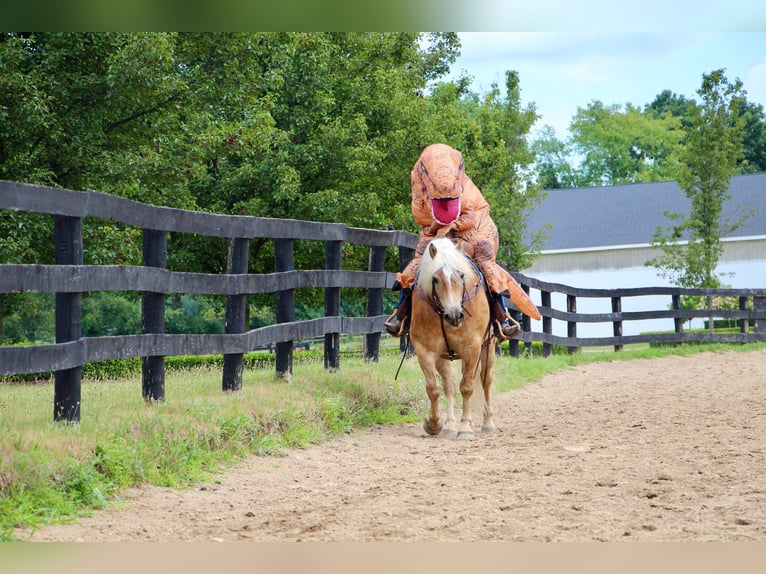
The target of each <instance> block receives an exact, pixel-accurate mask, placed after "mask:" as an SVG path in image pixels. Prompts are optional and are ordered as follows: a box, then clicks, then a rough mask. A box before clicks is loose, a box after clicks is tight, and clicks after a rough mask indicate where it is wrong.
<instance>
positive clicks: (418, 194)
mask: <svg viewBox="0 0 766 574" xmlns="http://www.w3.org/2000/svg"><path fill="white" fill-rule="evenodd" d="M410 180H411V183H412V215H413V217H414V219H415V222H416V223H417V224H418V225H420V227H421V232H420V239H419V240H418V244H417V246H416V248H415V256H414V257H413V259H412V260H411V261H410V263H409V264H408V265H407V266H406V267H405V268H404V269H403V270H402V271H401V272H400V273H397V275H396V281H395V282H394V285H393V290H394V291H398V290H401V296H400V298H399V303H398V304H397V306H396V308H395V309H394V312H393V313H392V314H391V316H390V317H389V318H388V319H387V320H386V322H385V328H386V331H387V332H388V333H389V334H391V335H393V336H395V337H399V336H402V335H403V334H404V333H405V332H406V323H407V319H408V317H409V315H410V313H411V307H412V299H411V297H412V284H413V283H414V281H415V275H416V274H417V270H418V266H419V264H420V259H421V257H422V255H423V252H424V251H425V249H426V247H427V246H428V244H429V243H430V242H431V240H433V239H435V238H437V237H449V238H450V239H451V240H452V241H453V242H454V243H463V249H464V251H465V253H466V254H467V255H468V256H469V257H471V258H472V259H473V260H474V261H475V262H476V264H477V265H478V266H479V269H481V272H482V273H483V274H484V279H485V281H486V282H487V286H488V288H489V290H490V293H491V299H492V315H493V318H494V326H495V334H496V335H497V336H498V337H499V338H500V339H501V340H505V339H510V338H513V337H515V336H517V335H518V334H519V332H520V330H521V329H520V327H519V324H518V323H517V322H516V321H515V320H514V319H513V318H512V317H511V316H510V314H509V313H508V310H507V308H506V306H505V302H504V300H503V297H504V296H507V297H510V299H511V301H513V302H514V303H515V304H516V305H517V306H518V307H519V309H521V311H522V312H524V313H526V314H527V315H529V316H530V317H532V318H534V319H539V318H540V314H539V312H538V310H537V307H536V306H535V305H534V303H532V301H531V300H530V299H529V296H528V295H527V294H526V293H525V292H524V291H523V290H522V289H521V286H520V285H519V284H518V283H517V282H516V280H515V279H514V278H513V277H512V276H511V275H510V273H508V271H506V270H505V269H504V268H502V267H501V266H500V265H498V263H497V262H496V261H495V256H496V253H497V249H498V247H499V237H498V232H497V226H496V225H495V222H494V221H493V220H492V218H491V217H490V215H489V203H487V201H486V200H485V199H484V196H482V194H481V191H479V188H478V187H476V185H474V183H473V182H472V181H471V180H470V179H469V177H468V176H467V175H466V173H465V168H464V165H463V155H462V154H461V153H460V152H459V151H458V150H456V149H454V148H452V147H450V146H448V145H445V144H432V145H430V146H428V147H426V148H425V149H424V150H423V153H421V155H420V157H419V158H418V160H417V162H415V165H414V166H413V168H412V172H411V173H410Z"/></svg>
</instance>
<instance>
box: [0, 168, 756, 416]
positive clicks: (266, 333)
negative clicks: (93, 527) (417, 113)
mask: <svg viewBox="0 0 766 574" xmlns="http://www.w3.org/2000/svg"><path fill="white" fill-rule="evenodd" d="M0 209H6V210H13V211H28V212H34V213H42V214H49V215H52V216H53V218H54V242H55V253H56V264H55V265H38V264H26V265H24V264H3V263H0V294H2V293H19V292H41V293H56V343H55V344H51V345H30V346H23V347H10V346H5V347H0V375H10V374H25V373H37V372H48V371H55V376H56V378H55V384H54V420H56V421H64V422H67V423H76V422H77V421H79V418H80V377H81V369H82V366H83V365H84V364H86V363H87V362H89V361H99V360H105V359H124V358H131V357H141V358H142V393H143V396H144V397H145V398H146V399H147V401H156V400H161V399H162V398H163V397H164V376H165V370H164V357H166V356H173V355H220V354H222V355H223V356H224V367H223V374H222V388H223V390H226V391H231V390H237V389H239V388H241V384H242V365H243V355H244V353H246V352H248V351H251V350H255V349H259V348H263V347H266V346H275V348H276V370H277V373H278V374H279V375H280V376H283V377H286V378H289V377H290V376H291V373H292V352H293V347H294V341H301V340H306V339H312V338H317V337H322V336H323V337H324V360H325V368H327V369H328V370H335V369H338V368H339V345H340V335H341V334H362V335H365V357H366V358H367V359H370V360H375V359H377V356H378V348H379V341H380V335H381V333H382V331H383V322H384V321H385V318H386V315H385V314H383V297H382V294H383V290H384V289H388V288H390V287H391V285H392V284H393V281H394V274H393V273H390V272H386V271H385V270H384V268H385V258H386V250H387V248H388V247H397V248H398V256H399V257H398V262H397V268H402V267H403V266H404V265H406V263H407V262H408V261H409V260H410V258H411V257H412V254H413V251H414V248H415V246H416V245H417V241H418V237H417V236H416V235H413V234H411V233H407V232H403V231H393V230H374V229H361V228H354V227H348V226H346V225H344V224H339V223H318V222H311V221H300V220H284V219H271V218H262V217H250V216H233V215H218V214H212V213H201V212H193V211H187V210H182V209H174V208H167V207H156V206H151V205H146V204H142V203H138V202H135V201H131V200H128V199H124V198H120V197H116V196H112V195H108V194H104V193H99V192H96V191H90V190H87V191H70V190H63V189H56V188H51V187H44V186H36V185H28V184H23V183H14V182H5V181H0ZM84 217H94V218H100V219H107V220H112V221H116V222H119V223H122V224H126V225H129V226H134V227H139V228H141V229H142V230H143V265H140V266H129V265H84V264H83V238H82V219H83V218H84ZM169 232H174V233H177V232H180V233H193V234H197V235H202V236H212V237H225V238H228V240H229V249H228V265H227V272H226V273H223V274H217V275H216V274H203V273H187V272H180V271H169V270H168V269H166V268H165V267H166V258H167V234H168V233H169ZM253 238H258V239H271V240H273V241H274V253H275V258H274V268H275V272H274V273H266V274H253V273H249V272H248V268H247V265H248V253H249V241H250V239H253ZM295 240H310V241H322V242H324V246H325V261H324V269H295V268H294V267H295V265H294V256H293V247H294V241H295ZM344 243H353V244H359V245H365V246H368V247H369V249H370V251H369V261H368V268H367V270H364V271H349V270H342V269H341V263H342V252H343V250H342V247H343V244H344ZM514 275H515V277H516V278H517V280H518V281H519V283H521V285H522V286H523V287H524V288H525V289H526V290H527V291H528V292H530V293H531V292H532V291H533V290H536V291H539V294H540V301H541V305H540V312H541V314H542V316H543V319H542V325H541V327H542V329H541V330H540V331H536V330H533V329H532V326H533V325H532V323H531V320H530V319H529V318H528V317H524V316H520V319H521V321H520V322H521V324H522V333H521V336H520V338H519V340H514V341H511V343H510V347H509V351H510V354H511V355H515V356H518V355H519V346H520V345H521V344H524V345H526V346H531V344H532V343H533V342H542V344H543V355H544V356H548V355H550V354H551V353H552V349H553V346H554V345H560V346H564V347H567V348H568V349H569V351H570V352H574V351H576V350H577V349H579V348H581V347H587V346H605V345H609V346H611V345H613V346H614V348H615V350H621V349H622V347H623V346H624V345H626V344H630V343H679V344H680V343H684V342H692V341H696V342H736V343H745V342H753V341H766V289H680V288H673V287H646V288H636V289H579V288H576V287H571V286H567V285H561V284H554V283H546V282H543V281H539V280H537V279H535V278H532V277H527V276H525V275H523V274H520V273H515V274H514ZM310 287H313V288H324V295H325V317H321V318H318V319H312V320H308V321H295V290H296V289H302V288H310ZM345 287H355V288H363V289H366V290H367V308H366V316H365V317H342V316H341V314H340V289H341V288H345ZM92 291H133V292H140V293H142V334H140V335H125V336H116V337H82V332H81V320H82V294H83V293H85V292H92ZM175 293H195V294H208V295H219V296H225V297H226V309H225V321H224V323H225V333H224V334H221V335H212V334H205V335H195V334H180V335H176V334H166V333H164V308H165V297H166V296H167V295H169V294H175ZM259 293H260V294H263V293H274V294H275V306H276V319H277V324H275V325H270V326H267V327H261V328H258V329H252V330H247V329H246V325H245V316H246V313H245V309H246V302H247V295H248V294H259ZM555 293H559V294H563V295H565V296H566V308H565V309H557V308H555V307H554V306H553V305H552V295H553V294H555ZM653 295H660V296H665V297H667V298H668V299H667V301H668V302H667V303H666V304H665V305H664V308H663V309H656V310H649V311H627V312H624V311H622V302H623V300H624V299H626V298H633V297H642V296H653ZM691 295H694V296H703V297H707V298H708V300H709V301H712V300H713V299H714V298H716V297H736V298H737V299H738V308H737V309H728V310H727V309H713V308H712V305H711V306H710V307H711V308H709V309H704V310H686V309H682V308H681V298H682V297H683V296H691ZM583 298H608V299H609V300H610V302H611V312H608V313H582V312H578V311H577V302H578V300H581V299H583ZM693 317H716V318H725V319H730V320H736V321H738V322H739V325H740V332H739V333H698V332H686V331H684V328H683V323H684V321H685V320H687V319H689V318H693ZM646 319H672V320H673V321H674V330H673V332H670V333H655V334H651V333H646V334H640V335H623V325H624V323H626V322H630V321H640V320H646ZM553 321H562V322H565V323H566V326H567V336H566V337H563V336H559V335H554V334H553ZM582 323H611V324H612V331H613V336H611V337H581V336H578V335H577V326H578V324H582ZM751 325H752V326H753V330H752V332H751V330H750V326H751ZM534 326H535V327H537V324H535V325H534Z"/></svg>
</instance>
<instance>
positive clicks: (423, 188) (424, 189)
mask: <svg viewBox="0 0 766 574" xmlns="http://www.w3.org/2000/svg"><path fill="white" fill-rule="evenodd" d="M420 189H422V190H423V193H426V192H427V191H428V188H426V184H425V183H424V184H422V185H421V186H420Z"/></svg>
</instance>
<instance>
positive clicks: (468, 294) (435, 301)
mask: <svg viewBox="0 0 766 574" xmlns="http://www.w3.org/2000/svg"><path fill="white" fill-rule="evenodd" d="M479 277H480V279H479V281H477V282H476V285H475V287H473V289H471V290H470V291H467V290H466V288H465V283H463V296H462V298H461V303H460V308H461V310H462V311H464V312H465V313H466V314H467V315H468V316H469V317H471V316H472V315H471V313H470V311H468V309H466V306H465V305H466V303H468V302H469V301H470V300H471V299H473V298H474V297H475V296H476V294H477V293H478V292H479V289H480V288H481V287H482V286H484V277H483V276H482V275H481V274H479ZM484 287H485V288H484V290H485V292H486V291H487V289H486V286H484ZM413 292H414V293H415V294H416V295H417V296H418V297H420V298H421V299H422V300H423V301H427V302H428V304H429V305H430V306H431V308H432V309H433V310H434V312H435V313H436V314H437V315H439V319H440V321H439V322H440V324H441V328H442V337H444V346H445V348H446V349H447V353H446V354H444V355H442V358H444V359H449V360H450V361H454V360H457V359H460V355H459V354H458V353H457V352H455V350H454V349H453V348H452V347H451V346H450V343H449V338H448V337H447V329H446V328H445V327H444V305H443V304H442V302H441V301H440V300H439V296H438V295H437V294H436V292H435V291H432V295H431V297H429V296H428V295H426V293H425V292H424V291H423V289H422V288H421V287H420V286H418V285H415V287H414V288H413ZM488 301H489V299H488ZM491 326H492V321H491V320H490V321H489V322H488V323H487V331H486V332H485V334H484V341H483V342H482V344H481V347H482V349H483V348H485V347H486V346H487V345H488V344H489V341H490V339H491V337H490V336H489V334H490V328H491Z"/></svg>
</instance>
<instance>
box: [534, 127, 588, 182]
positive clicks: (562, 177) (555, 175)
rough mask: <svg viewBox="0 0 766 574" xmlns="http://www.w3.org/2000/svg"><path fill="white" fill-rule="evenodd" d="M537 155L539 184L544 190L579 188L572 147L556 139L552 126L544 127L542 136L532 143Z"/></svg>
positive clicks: (536, 164) (566, 142)
mask: <svg viewBox="0 0 766 574" xmlns="http://www.w3.org/2000/svg"><path fill="white" fill-rule="evenodd" d="M531 150H532V152H533V153H534V154H535V169H536V173H537V183H538V184H539V185H540V187H542V188H543V189H559V188H569V187H578V185H579V184H580V182H579V178H578V173H577V170H576V169H575V168H574V167H572V163H571V161H572V160H571V158H572V156H573V151H572V146H571V144H570V142H569V141H562V140H560V139H558V138H557V137H556V130H554V129H553V127H552V126H548V125H546V126H544V127H543V129H542V130H541V132H540V135H539V136H538V137H537V138H536V139H535V140H534V141H533V142H532V144H531Z"/></svg>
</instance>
